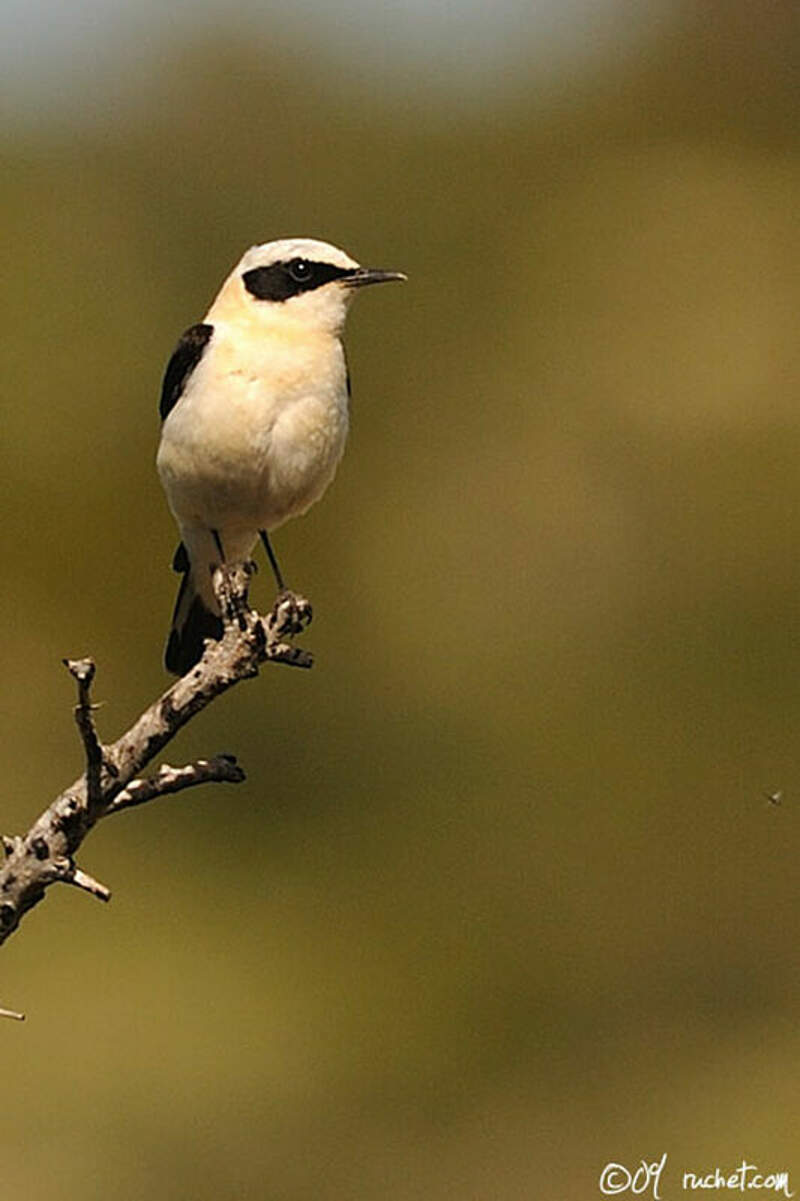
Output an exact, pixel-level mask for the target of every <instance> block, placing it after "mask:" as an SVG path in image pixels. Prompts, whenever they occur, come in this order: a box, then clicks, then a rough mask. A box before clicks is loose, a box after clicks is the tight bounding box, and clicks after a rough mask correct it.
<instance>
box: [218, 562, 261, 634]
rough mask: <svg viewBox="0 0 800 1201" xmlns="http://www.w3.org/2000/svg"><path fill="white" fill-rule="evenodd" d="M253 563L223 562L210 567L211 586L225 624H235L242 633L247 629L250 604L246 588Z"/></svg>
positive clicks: (253, 567)
mask: <svg viewBox="0 0 800 1201" xmlns="http://www.w3.org/2000/svg"><path fill="white" fill-rule="evenodd" d="M254 572H255V564H254V563H253V562H252V561H250V562H245V563H235V564H223V565H222V566H220V567H216V568H213V569H212V579H213V588H214V593H215V595H216V598H217V600H218V601H219V605H220V608H221V610H222V617H223V621H224V622H225V623H226V624H229V625H232V624H236V625H237V626H238V627H239V629H240V630H241V631H242V633H244V631H245V630H246V629H247V621H248V616H249V614H250V604H249V601H248V599H247V589H248V585H249V583H250V577H251V576H252V575H253V574H254Z"/></svg>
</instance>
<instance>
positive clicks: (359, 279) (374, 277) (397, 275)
mask: <svg viewBox="0 0 800 1201" xmlns="http://www.w3.org/2000/svg"><path fill="white" fill-rule="evenodd" d="M393 279H397V280H406V279H408V276H407V275H404V274H403V272H402V271H376V269H375V268H374V267H356V268H355V269H354V270H353V271H351V272H350V274H349V275H346V276H345V278H344V280H343V282H344V283H345V284H347V286H348V288H365V287H366V286H367V284H388V283H390V282H391V280H393Z"/></svg>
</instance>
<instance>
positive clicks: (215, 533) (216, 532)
mask: <svg viewBox="0 0 800 1201" xmlns="http://www.w3.org/2000/svg"><path fill="white" fill-rule="evenodd" d="M211 537H212V538H213V539H214V545H215V546H216V548H217V554H218V555H219V561H220V563H224V562H225V550H224V548H223V545H222V539H221V538H220V536H219V530H212V531H211Z"/></svg>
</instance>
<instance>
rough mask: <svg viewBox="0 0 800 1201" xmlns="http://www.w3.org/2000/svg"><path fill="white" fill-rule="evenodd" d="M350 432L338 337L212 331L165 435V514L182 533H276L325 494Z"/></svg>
mask: <svg viewBox="0 0 800 1201" xmlns="http://www.w3.org/2000/svg"><path fill="white" fill-rule="evenodd" d="M347 427H348V414H347V378H346V366H345V361H344V352H343V349H342V345H341V342H340V341H339V339H338V338H335V337H330V336H314V337H308V336H303V337H300V336H294V335H292V333H291V331H290V332H289V334H288V335H287V333H286V332H283V333H281V335H280V336H278V335H275V336H265V335H264V332H263V330H256V331H254V332H253V334H252V335H251V336H243V333H242V330H241V328H240V327H239V326H237V327H235V328H234V327H231V326H227V325H226V324H225V323H220V324H215V327H214V333H213V336H212V339H211V342H210V343H209V346H208V348H207V350H206V353H205V354H204V355H203V358H202V359H201V360H200V363H199V364H198V365H197V367H196V368H195V370H194V372H193V373H192V375H191V376H190V378H189V381H188V383H187V387H186V390H185V393H184V395H183V396H182V397H181V399H180V400H179V401H178V403H177V404H176V405H175V407H174V409H173V410H172V412H171V413H170V414H169V415H168V417H167V418H166V421H165V422H164V426H163V430H162V437H161V445H160V447H159V452H158V470H159V474H160V476H161V480H162V483H163V485H164V489H165V491H166V493H167V497H168V499H169V503H170V507H171V508H172V510H173V512H174V514H175V516H176V518H177V520H178V522H179V523H180V524H181V525H182V526H183V527H192V526H202V527H205V528H206V529H216V530H226V529H249V530H252V531H253V532H254V533H257V531H258V530H259V529H267V530H269V529H274V528H275V527H276V526H278V525H280V524H281V523H282V522H284V521H286V520H287V519H288V518H290V517H293V516H295V515H296V514H298V513H303V512H305V511H306V509H308V508H309V506H310V505H312V504H313V503H314V502H315V501H316V500H318V499H319V497H320V496H321V495H322V493H323V492H324V491H325V489H326V488H327V486H328V484H329V483H330V482H331V480H332V479H333V476H334V473H335V471H336V467H337V465H338V463H339V460H340V458H341V456H342V452H343V451H344V444H345V439H346V437H347Z"/></svg>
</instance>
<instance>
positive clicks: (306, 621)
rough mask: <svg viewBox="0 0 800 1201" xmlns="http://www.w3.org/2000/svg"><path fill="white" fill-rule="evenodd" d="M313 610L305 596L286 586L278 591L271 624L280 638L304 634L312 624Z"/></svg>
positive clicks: (271, 615) (270, 618)
mask: <svg viewBox="0 0 800 1201" xmlns="http://www.w3.org/2000/svg"><path fill="white" fill-rule="evenodd" d="M312 617H313V611H312V609H311V604H310V602H309V601H307V600H306V598H305V597H304V596H298V594H297V593H296V592H290V591H289V589H288V588H284V589H283V591H282V592H279V593H278V596H277V598H276V600H275V604H274V605H273V607H272V612H271V613H270V615H269V625H270V629H271V630H272V631H273V633H275V634H277V636H278V637H279V638H291V637H293V636H294V635H295V634H302V633H303V631H304V630H305V629H306V628H307V627H308V626H310V625H311V618H312Z"/></svg>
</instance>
